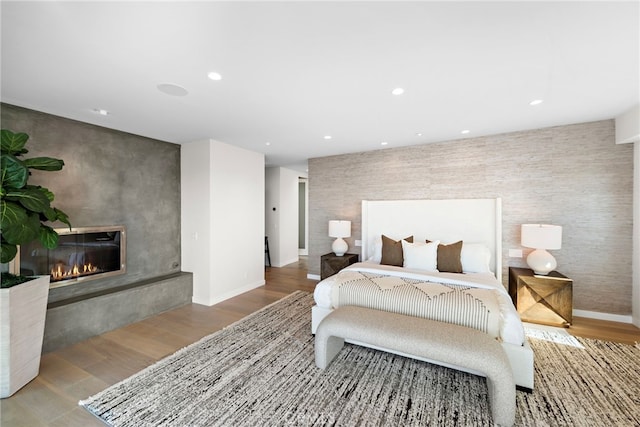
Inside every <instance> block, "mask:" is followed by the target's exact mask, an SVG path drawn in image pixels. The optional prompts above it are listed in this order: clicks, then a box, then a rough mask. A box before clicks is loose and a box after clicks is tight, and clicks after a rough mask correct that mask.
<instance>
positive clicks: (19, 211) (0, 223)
mask: <svg viewBox="0 0 640 427" xmlns="http://www.w3.org/2000/svg"><path fill="white" fill-rule="evenodd" d="M28 218H29V215H28V214H27V211H26V210H25V208H23V207H22V206H21V205H19V204H17V203H14V202H7V201H5V200H0V227H2V232H3V233H4V232H5V231H6V230H8V229H9V228H11V227H14V226H16V225H18V224H20V223H22V222H26V221H27V219H28Z"/></svg>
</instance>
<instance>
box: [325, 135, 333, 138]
mask: <svg viewBox="0 0 640 427" xmlns="http://www.w3.org/2000/svg"><path fill="white" fill-rule="evenodd" d="M331 138H332V137H331V135H325V136H324V139H331Z"/></svg>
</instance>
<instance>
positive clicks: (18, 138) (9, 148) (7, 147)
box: [0, 129, 29, 155]
mask: <svg viewBox="0 0 640 427" xmlns="http://www.w3.org/2000/svg"><path fill="white" fill-rule="evenodd" d="M28 139H29V135H27V134H26V133H13V132H11V131H10V130H7V129H2V131H0V142H1V146H2V152H3V153H9V154H14V155H15V154H22V153H26V150H25V149H24V145H25V144H26V143H27V140H28Z"/></svg>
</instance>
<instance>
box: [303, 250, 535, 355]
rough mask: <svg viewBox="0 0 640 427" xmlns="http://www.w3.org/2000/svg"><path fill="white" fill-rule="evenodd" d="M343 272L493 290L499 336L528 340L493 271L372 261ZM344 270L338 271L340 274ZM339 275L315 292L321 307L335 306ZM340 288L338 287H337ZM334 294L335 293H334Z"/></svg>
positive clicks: (519, 341) (510, 340)
mask: <svg viewBox="0 0 640 427" xmlns="http://www.w3.org/2000/svg"><path fill="white" fill-rule="evenodd" d="M342 271H343V272H347V273H348V272H349V271H358V272H366V273H374V274H384V275H389V276H397V277H407V278H411V279H416V280H424V281H432V282H437V283H448V284H453V285H464V286H471V287H475V288H481V289H493V290H495V291H496V296H497V300H498V304H499V309H500V325H499V338H500V339H501V340H502V341H503V342H507V343H510V344H515V345H522V344H523V343H524V329H523V326H522V322H521V320H520V316H519V315H518V313H517V312H516V309H515V307H514V306H513V304H512V302H511V298H510V297H509V294H508V293H507V291H506V289H505V288H504V287H503V286H502V284H501V283H500V282H498V280H497V279H496V277H495V276H494V275H493V274H492V273H466V274H459V273H440V272H430V271H429V272H426V271H422V270H412V269H407V268H401V267H394V266H388V265H380V264H376V263H372V262H360V263H356V264H353V265H351V266H349V267H347V268H345V269H343V270H342ZM339 274H340V273H338V275H339ZM338 275H334V276H331V277H328V278H327V279H325V280H323V281H322V282H320V283H318V285H317V286H316V288H315V291H314V299H315V302H316V304H317V305H318V306H319V307H322V308H327V309H333V308H335V306H334V304H333V302H332V301H333V300H332V298H335V293H334V285H336V283H337V280H338ZM336 287H337V286H336ZM332 295H333V296H332Z"/></svg>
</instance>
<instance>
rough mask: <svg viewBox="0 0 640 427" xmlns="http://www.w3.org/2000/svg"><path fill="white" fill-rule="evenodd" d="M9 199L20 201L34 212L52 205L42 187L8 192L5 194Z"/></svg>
mask: <svg viewBox="0 0 640 427" xmlns="http://www.w3.org/2000/svg"><path fill="white" fill-rule="evenodd" d="M5 198H6V199H7V200H13V201H16V202H19V203H20V204H21V205H22V206H24V207H25V208H27V209H28V210H30V211H32V212H44V211H45V210H46V209H47V208H49V207H50V203H51V202H49V198H48V197H47V193H45V192H44V191H42V189H41V188H27V189H19V190H13V191H9V192H7V194H6V195H5Z"/></svg>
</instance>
